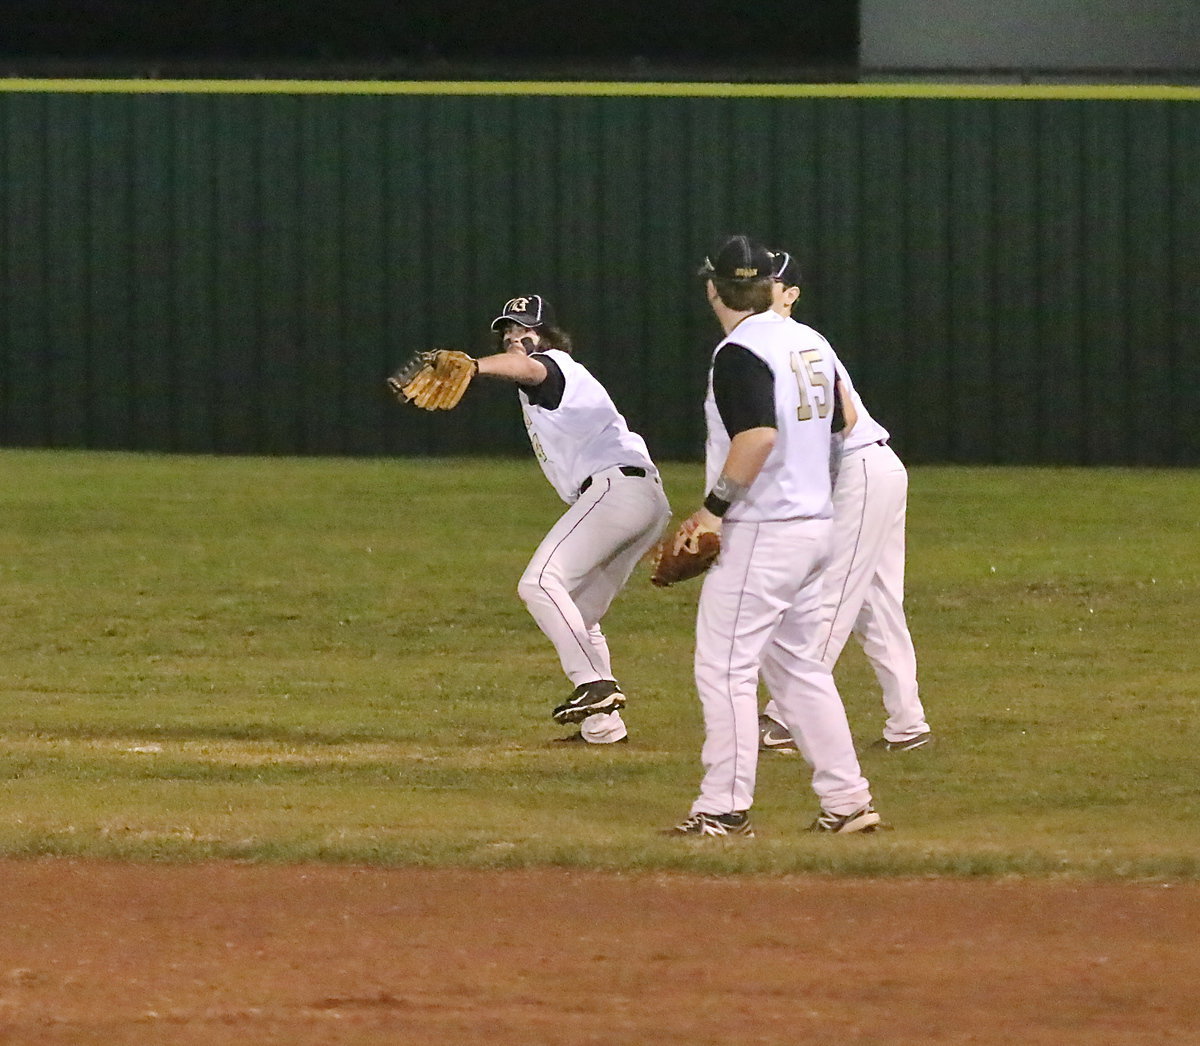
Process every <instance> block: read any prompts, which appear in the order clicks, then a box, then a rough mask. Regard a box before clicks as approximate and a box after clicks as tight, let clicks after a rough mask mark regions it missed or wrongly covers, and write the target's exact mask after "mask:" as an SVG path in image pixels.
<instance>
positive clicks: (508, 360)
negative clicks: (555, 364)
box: [477, 352, 546, 385]
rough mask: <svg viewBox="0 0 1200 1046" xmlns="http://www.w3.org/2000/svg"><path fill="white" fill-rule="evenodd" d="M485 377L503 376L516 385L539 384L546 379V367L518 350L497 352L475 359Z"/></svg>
mask: <svg viewBox="0 0 1200 1046" xmlns="http://www.w3.org/2000/svg"><path fill="white" fill-rule="evenodd" d="M477 362H478V363H479V373H480V374H482V375H484V376H485V377H490V378H503V379H505V380H507V381H515V382H516V383H517V384H518V385H540V384H541V383H542V382H543V381H545V380H546V367H545V365H544V364H543V363H542V362H541V361H540V360H535V359H534V358H533V357H532V356H526V355H524V354H523V353H519V352H498V353H496V355H494V356H482V357H480V359H479V360H478V361H477Z"/></svg>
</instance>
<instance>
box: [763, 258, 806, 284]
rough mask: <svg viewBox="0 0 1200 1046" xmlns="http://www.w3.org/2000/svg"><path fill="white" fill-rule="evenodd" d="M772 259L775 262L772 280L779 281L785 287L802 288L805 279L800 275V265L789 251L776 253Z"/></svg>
mask: <svg viewBox="0 0 1200 1046" xmlns="http://www.w3.org/2000/svg"><path fill="white" fill-rule="evenodd" d="M771 258H772V259H773V260H774V267H773V268H772V270H771V279H773V280H778V281H779V282H780V283H782V284H783V285H784V286H785V287H799V286H801V281H802V280H803V277H802V276H801V275H800V263H799V262H798V261H796V259H795V258H793V257H792V256H791V255H790V254H789V253H788V252H787V251H775V252H774V253H773V254H772V255H771Z"/></svg>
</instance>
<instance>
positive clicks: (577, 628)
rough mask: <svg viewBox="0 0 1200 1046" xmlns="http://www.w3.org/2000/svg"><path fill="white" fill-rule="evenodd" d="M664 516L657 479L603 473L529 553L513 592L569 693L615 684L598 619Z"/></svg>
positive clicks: (664, 501)
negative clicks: (550, 650) (546, 643)
mask: <svg viewBox="0 0 1200 1046" xmlns="http://www.w3.org/2000/svg"><path fill="white" fill-rule="evenodd" d="M670 515H671V508H670V505H669V504H668V502H667V497H666V495H665V494H664V493H663V489H662V484H661V483H660V482H659V481H658V480H657V479H655V478H653V477H644V476H626V475H624V474H622V473H621V472H620V470H619V469H618V468H615V467H614V468H609V469H604V470H602V471H600V472H597V473H596V474H595V475H594V476H593V477H592V483H591V485H590V486H589V487H588V489H587V490H586V491H584V492H583V493H582V494H581V495H580V496H579V499H578V500H577V501H576V502H575V504H573V505H572V506H571V507H570V508H569V509H567V511H566V512H565V513H564V514H563V515H562V516H561V517H560V518H559V520H558V522H557V523H555V524H554V526H553V527H552V528H551V530H550V533H548V534H547V535H546V536H545V538H543V539H542V543H541V544H540V545H538V548H537V551H536V552H534V554H533V559H531V560H530V561H529V565H528V566H527V567H526V568H525V573H524V574H523V575H522V576H521V580H520V582H519V584H518V585H517V591H518V593H519V594H520V596H521V599H522V600H524V602H525V606H526V607H527V608H528V610H529V613H530V614H532V615H533V619H534V621H536V622H537V625H538V627H539V628H540V629H541V630H542V631H543V632H544V633H545V634H546V637H547V638H548V639H549V640H550V642H551V643H553V644H554V649H555V650H556V651H558V658H559V661H560V662H561V663H562V667H563V671H564V672H565V673H566V675H567V678H568V679H569V680H570V681H571V685H572V687H577V686H579V685H580V684H581V683H591V682H593V681H595V680H597V679H613V678H615V677H614V676H613V671H612V664H611V661H610V658H609V652H608V641H607V640H606V639H605V637H604V633H603V631H601V629H600V619H601V618H602V617H604V614H605V612H606V611H607V610H608V608H609V606H610V605H611V603H612V601H613V599H615V598H616V595H617V593H618V592H620V591H621V589H622V588H623V587H624V585H625V582H626V581H628V580H629V575H630V574H632V573H633V569H634V567H635V566H637V563H638V560H640V559H641V558H642V556H643V555H645V554H646V552H647V550H648V549H649V548H650V546H651V545H652V544H654V542H655V541H657V540H658V538H659V536H660V535H661V534H662V531H663V528H664V527H665V526H666V523H667V520H668V519H669V518H670Z"/></svg>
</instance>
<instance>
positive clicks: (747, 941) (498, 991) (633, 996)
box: [0, 860, 1200, 1046]
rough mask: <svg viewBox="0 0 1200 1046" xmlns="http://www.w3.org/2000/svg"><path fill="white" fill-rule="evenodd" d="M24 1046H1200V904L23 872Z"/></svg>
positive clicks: (49, 864)
mask: <svg viewBox="0 0 1200 1046" xmlns="http://www.w3.org/2000/svg"><path fill="white" fill-rule="evenodd" d="M0 917H2V921H0V1043H4V1044H6V1046H8V1044H22V1046H23V1044H28V1043H56V1044H57V1043H72V1044H75V1043H86V1044H91V1043H95V1044H100V1043H104V1044H106V1046H113V1044H123V1043H153V1044H156V1046H158V1044H183V1043H186V1044H193V1043H195V1044H201V1043H203V1044H225V1043H238V1044H245V1043H279V1044H285V1043H286V1044H308V1043H321V1044H327V1043H337V1044H342V1043H353V1044H358V1043H389V1044H391V1043H420V1044H423V1046H442V1044H451V1043H453V1044H455V1046H461V1044H465V1043H488V1044H493V1046H494V1044H499V1046H507V1044H510V1043H512V1044H516V1043H520V1044H522V1046H530V1044H548V1046H558V1044H561V1046H582V1044H597V1046H598V1044H612V1043H639V1044H640V1043H653V1044H655V1046H665V1044H674V1043H680V1044H683V1043H687V1044H689V1046H697V1044H714V1046H715V1044H721V1046H728V1044H739V1046H740V1044H762V1043H768V1044H772V1043H779V1044H783V1043H788V1044H796V1043H821V1044H826V1043H828V1044H858V1046H867V1044H870V1046H890V1044H901V1043H903V1044H923V1046H928V1044H943V1043H945V1044H949V1043H954V1044H965V1043H970V1044H974V1046H990V1044H997V1046H999V1044H1004V1046H1012V1044H1015V1043H1020V1044H1022V1046H1043V1044H1044V1046H1063V1044H1068V1043H1069V1044H1087V1046H1092V1044H1095V1046H1101V1044H1102V1046H1125V1044H1146V1046H1150V1044H1161V1043H1175V1042H1178V1043H1196V1042H1198V1041H1200V1002H1198V1001H1197V1000H1198V996H1197V993H1196V984H1197V983H1198V981H1200V885H1196V884H1184V885H1173V886H1166V885H1161V884H1159V885H1154V884H1145V885H1143V884H1137V885H1122V884H1099V885H1096V884H1084V885H1080V884H1069V883H1034V884H1029V883H992V882H964V881H945V880H924V881H911V880H905V881H863V880H828V879H820V878H801V877H796V878H786V879H761V878H755V879H716V878H699V877H696V878H692V877H684V876H676V875H670V876H668V875H662V876H618V875H608V874H598V873H585V872H575V871H555V870H549V871H506V872H477V871H429V870H390V869H375V868H345V867H336V866H300V867H284V866H269V865H250V864H238V863H213V864H203V865H142V864H120V863H108V862H84V861H68V860H57V861H49V860H47V861H7V862H0Z"/></svg>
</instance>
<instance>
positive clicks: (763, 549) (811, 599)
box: [668, 236, 880, 838]
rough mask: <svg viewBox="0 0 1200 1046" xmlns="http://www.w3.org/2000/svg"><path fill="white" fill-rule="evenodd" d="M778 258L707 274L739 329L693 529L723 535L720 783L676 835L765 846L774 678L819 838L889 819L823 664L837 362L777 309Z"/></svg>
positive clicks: (713, 396)
mask: <svg viewBox="0 0 1200 1046" xmlns="http://www.w3.org/2000/svg"><path fill="white" fill-rule="evenodd" d="M772 272H773V259H772V257H771V255H770V254H769V253H768V252H767V250H766V249H765V248H764V247H762V245H761V244H758V243H756V242H754V241H753V240H751V239H749V238H748V237H746V236H734V237H731V238H730V239H728V240H727V241H726V242H725V243H724V244H723V245H722V246H721V248H720V250H719V251H717V253H716V254H715V255H713V256H711V262H709V261H708V260H706V263H705V266H704V268H702V269H701V275H702V276H703V277H704V278H705V290H706V295H707V297H708V301H709V305H710V306H711V308H712V310H713V313H714V315H715V316H716V318H717V320H718V322H719V323H720V324H721V326H722V329H723V330H724V331H725V338H724V339H723V340H722V341H721V342H720V344H718V346H717V348H716V350H715V352H714V353H713V357H712V366H711V369H710V371H709V382H708V393H707V396H706V398H705V404H704V414H705V422H706V426H707V431H708V438H707V442H706V447H705V479H706V486H707V489H708V495H707V497H706V498H705V499H704V505H703V507H702V508H700V509H699V510H698V511H697V512H696V513H694V514H693V515H692V516H691V517H689V518H688V519H687V520H686V521H685V522H684V523H683V525H682V526H681V528H680V531H681V533H688V532H690V531H692V530H696V529H702V530H704V531H707V532H718V533H719V534H720V554H719V555H718V556H717V558H716V561H715V563H714V564H713V566H712V567H711V568H710V569H709V571H708V573H707V574H706V575H705V578H704V585H703V587H702V589H701V592H700V604H699V608H698V612H697V617H696V650H695V677H696V690H697V692H698V694H699V697H700V704H701V708H702V710H703V714H704V747H703V749H702V751H701V762H702V763H703V766H704V776H703V778H702V779H701V783H700V794H699V796H698V797H697V798H696V800H695V801H694V802H693V804H692V808H691V813H690V815H689V816H688V817H687V818H686V819H685V820H684V821H682V822H681V823H680V824H678V825H676V826H675V827H674V828H672V829H669V830H668V834H671V835H676V836H682V837H685V838H686V837H690V838H711V837H739V836H740V837H747V836H752V835H753V834H754V833H753V830H752V828H751V826H750V817H749V812H748V811H749V807H750V805H751V803H752V802H753V799H754V787H755V777H756V771H757V764H758V751H759V732H758V678H759V672H760V671H764V672H769V673H770V677H771V679H772V680H773V682H774V684H775V692H774V697H775V702H776V705H777V707H778V709H779V711H780V713H781V714H782V717H783V720H784V722H786V723H787V726H788V728H789V730H790V732H791V734H792V735H793V736H794V737H795V738H796V740H797V741H798V742H799V746H800V750H801V751H802V752H803V753H804V756H805V758H806V759H807V760H808V762H809V763H810V764H811V766H812V771H813V773H812V787H813V791H814V792H816V794H817V797H818V799H819V801H820V806H821V811H820V813H819V815H818V817H817V819H816V821H814V822H813V823H812V825H811V826H810V830H811V831H818V832H831V833H838V834H842V833H850V832H869V831H873V830H875V829H876V828H877V827H878V826H879V824H880V817H879V814H878V813H876V812H875V808H874V806H873V805H872V802H871V792H870V786H869V784H868V782H867V780H866V778H865V777H863V775H862V771H861V770H860V768H859V764H858V757H857V755H856V754H855V751H854V741H853V739H852V737H851V735H850V726H849V724H848V723H847V721H846V710H845V708H844V707H843V706H842V700H841V697H840V696H839V694H838V691H837V687H836V686H835V685H834V681H833V673H832V671H831V670H830V668H829V666H828V665H827V664H825V663H824V662H823V661H822V660H821V657H820V652H819V650H818V646H817V640H818V635H817V628H818V625H819V623H820V616H821V591H822V589H821V577H822V572H823V570H824V567H825V564H826V561H827V559H828V555H829V547H830V530H831V527H832V517H833V505H832V502H831V497H830V495H831V481H830V461H831V451H832V449H833V443H834V438H833V432H834V429H835V425H836V427H837V428H841V427H842V425H843V421H842V418H841V414H840V409H839V406H840V401H839V399H838V395H837V370H836V364H835V360H836V358H835V356H834V354H833V350H832V349H831V348H830V346H829V343H828V342H827V341H826V340H825V339H824V338H822V337H821V336H820V335H819V334H818V333H817V332H816V331H814V330H812V328H809V327H803V326H801V325H800V324H798V323H793V322H792V321H791V320H789V319H787V318H785V317H783V316H781V315H779V313H777V312H775V311H773V310H772V308H771V305H772Z"/></svg>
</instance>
